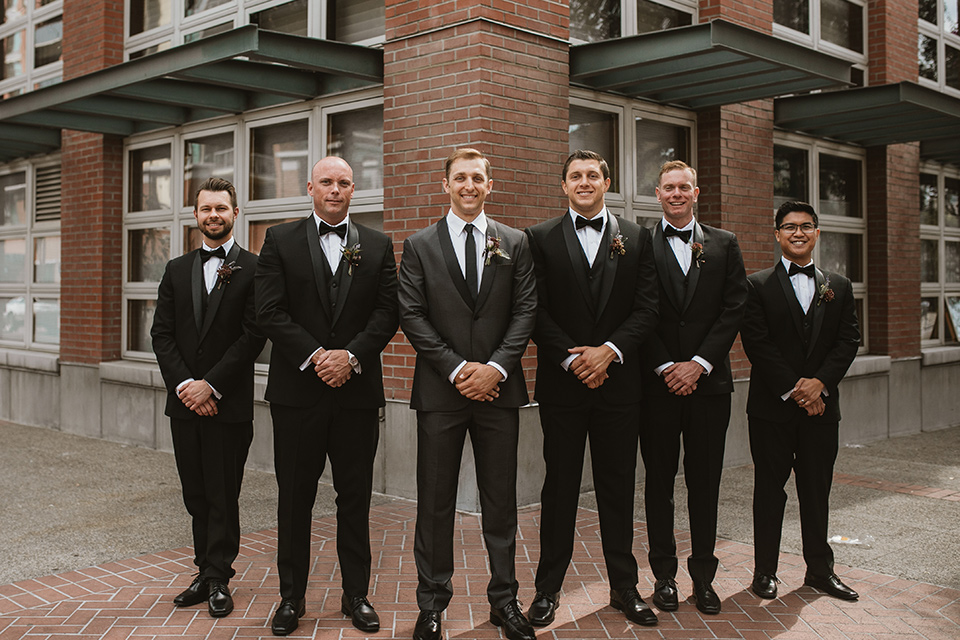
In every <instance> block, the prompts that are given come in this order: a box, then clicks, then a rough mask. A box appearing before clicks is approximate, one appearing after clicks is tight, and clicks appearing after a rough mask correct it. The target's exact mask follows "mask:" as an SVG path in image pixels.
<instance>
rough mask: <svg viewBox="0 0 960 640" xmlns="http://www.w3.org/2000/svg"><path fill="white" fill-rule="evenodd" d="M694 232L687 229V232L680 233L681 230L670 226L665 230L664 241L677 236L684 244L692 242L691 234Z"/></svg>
mask: <svg viewBox="0 0 960 640" xmlns="http://www.w3.org/2000/svg"><path fill="white" fill-rule="evenodd" d="M692 231H693V230H692V229H687V230H686V231H680V229H677V228H676V227H674V226H673V225H669V224H668V225H667V228H666V229H664V230H663V237H664V239H667V238H669V237H670V236H677V237H678V238H680V239H681V240H683V241H684V243H687V242H690V234H691V233H692Z"/></svg>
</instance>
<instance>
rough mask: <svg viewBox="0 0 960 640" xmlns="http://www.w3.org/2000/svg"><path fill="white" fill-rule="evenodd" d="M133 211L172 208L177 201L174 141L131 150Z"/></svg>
mask: <svg viewBox="0 0 960 640" xmlns="http://www.w3.org/2000/svg"><path fill="white" fill-rule="evenodd" d="M128 184H129V190H130V195H129V203H128V204H129V207H128V210H129V211H131V212H132V211H156V210H158V209H169V208H171V206H172V204H173V196H172V192H173V184H172V178H171V163H170V145H167V144H165V145H161V146H158V147H147V148H145V149H135V150H133V151H131V152H130V179H129V183H128Z"/></svg>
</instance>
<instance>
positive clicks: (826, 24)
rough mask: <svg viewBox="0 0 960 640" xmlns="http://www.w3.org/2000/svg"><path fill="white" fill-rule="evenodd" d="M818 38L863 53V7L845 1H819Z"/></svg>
mask: <svg viewBox="0 0 960 640" xmlns="http://www.w3.org/2000/svg"><path fill="white" fill-rule="evenodd" d="M820 37H821V38H823V39H824V40H826V41H827V42H832V43H833V44H837V45H840V46H841V47H846V48H847V49H850V50H851V51H856V52H858V53H863V7H861V6H859V5H856V4H853V3H852V2H847V1H846V0H820Z"/></svg>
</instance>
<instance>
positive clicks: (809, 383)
mask: <svg viewBox="0 0 960 640" xmlns="http://www.w3.org/2000/svg"><path fill="white" fill-rule="evenodd" d="M824 388H825V387H824V384H823V383H822V382H820V381H819V380H817V379H816V378H800V379H799V380H797V384H796V385H794V387H793V391H791V392H790V398H791V399H793V401H794V402H796V403H797V406H799V407H800V408H801V409H803V410H804V411H806V412H807V415H808V416H822V415H823V412H824V411H825V410H826V408H827V405H826V403H824V401H823V390H824Z"/></svg>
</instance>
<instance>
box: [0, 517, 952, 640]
mask: <svg viewBox="0 0 960 640" xmlns="http://www.w3.org/2000/svg"><path fill="white" fill-rule="evenodd" d="M539 515H540V512H539V510H538V509H536V508H529V509H524V510H521V512H520V522H519V525H520V526H519V534H518V542H517V574H518V579H519V580H520V585H521V591H520V598H521V600H526V601H528V602H529V600H530V599H531V598H532V597H533V575H534V572H535V569H536V561H537V558H538V555H539V541H538V526H539ZM415 518H416V505H415V504H413V503H410V502H407V501H401V500H396V501H393V502H390V503H387V504H384V505H380V506H377V507H374V508H373V510H372V513H371V535H372V538H373V540H372V542H373V550H374V571H373V584H372V588H371V594H370V600H371V601H372V602H373V604H374V606H376V608H377V611H378V612H379V614H380V620H381V631H380V632H379V633H377V634H363V633H361V632H359V631H357V630H356V629H354V628H353V627H352V626H350V623H349V620H347V619H346V618H345V617H344V616H343V615H341V614H340V611H339V609H340V605H339V601H340V583H339V581H340V578H339V574H338V572H337V562H336V541H335V531H336V523H335V521H334V519H333V518H332V517H330V518H324V519H320V520H316V521H315V522H314V532H313V559H314V560H313V561H314V564H313V568H312V571H311V577H310V586H309V589H308V591H307V615H306V617H304V618H303V619H302V620H301V624H300V628H299V629H298V630H297V631H296V632H295V633H294V634H293V635H291V636H290V637H291V638H318V639H320V640H334V639H340V638H363V637H370V638H376V639H378V640H381V639H382V640H387V639H391V638H404V639H406V638H410V637H411V636H412V633H413V625H414V621H415V619H416V616H417V606H416V600H415V594H414V591H415V588H416V581H417V575H416V568H415V567H414V564H413V529H414V522H415ZM458 520H459V526H458V529H457V531H458V541H457V542H458V547H457V551H458V553H459V556H460V557H459V562H458V565H457V573H456V575H455V577H454V584H455V590H456V594H455V595H454V599H453V602H452V603H451V606H450V607H449V608H448V609H447V611H446V613H445V617H444V622H443V628H444V633H445V637H446V638H463V639H471V640H473V639H478V640H479V639H483V638H500V637H502V636H501V632H500V630H499V629H497V628H496V627H494V626H493V625H492V624H491V623H490V622H489V620H488V613H489V609H488V605H487V602H486V596H485V590H486V582H487V577H488V575H487V569H486V552H485V551H484V548H483V542H482V537H481V533H480V526H479V518H478V517H477V516H473V515H468V514H459V515H458ZM677 538H678V539H677V543H678V550H679V553H680V555H681V557H684V556H685V555H686V553H687V552H688V550H689V534H688V533H687V532H683V531H679V532H677ZM645 543H646V527H645V525H644V524H643V523H637V525H636V544H635V550H636V552H637V558H638V560H639V561H640V565H641V569H640V585H639V588H640V591H641V594H642V595H644V597H646V596H648V595H649V594H650V592H651V591H652V577H651V575H650V573H649V569H648V567H647V566H646V560H645V558H646V547H645ZM275 555H276V530H275V529H272V530H267V531H261V532H258V533H254V534H250V535H246V536H244V537H243V546H242V549H241V552H240V557H239V558H238V560H237V562H236V563H235V568H236V569H237V576H236V577H235V578H234V579H233V581H232V582H231V588H232V589H233V593H234V600H235V603H236V610H235V611H234V613H233V614H231V615H230V616H228V617H226V618H222V619H219V620H214V619H213V618H210V617H209V615H207V613H206V609H205V607H203V606H198V607H192V608H187V609H178V608H176V607H174V606H173V604H172V603H171V600H172V599H173V597H174V596H175V595H176V594H177V593H179V592H180V591H181V590H182V589H183V588H185V587H186V586H187V585H188V584H189V583H190V580H191V579H192V577H191V574H192V572H193V570H194V567H193V564H192V557H193V556H192V553H191V550H190V548H183V549H175V550H171V551H164V552H161V553H155V554H150V555H146V556H141V557H138V558H131V559H129V560H125V561H122V562H112V563H109V564H105V565H100V566H97V567H91V568H89V569H85V570H82V571H71V572H68V573H63V574H59V575H54V576H47V577H44V578H38V579H35V580H26V581H23V582H18V583H15V584H10V585H5V586H0V640H19V639H21V638H29V639H41V638H42V639H49V640H60V639H66V638H71V639H84V638H91V639H92V638H104V639H108V640H122V639H126V638H136V639H144V638H172V637H183V638H198V639H200V638H202V639H209V640H234V639H242V638H261V637H262V638H270V637H273V636H272V635H271V634H270V629H269V620H270V618H271V616H272V615H273V611H274V609H275V607H276V605H277V603H278V601H279V597H278V595H277V593H278V578H277V573H276V565H275V564H274V563H275V559H276V558H275ZM717 555H718V557H719V558H720V563H721V567H720V571H719V572H718V574H717V580H716V582H715V586H716V588H717V592H718V593H719V594H720V597H721V598H722V600H723V613H721V614H720V615H717V616H702V615H700V613H699V612H698V611H697V610H696V609H695V608H694V606H693V604H691V603H690V602H689V601H682V602H681V606H680V610H679V611H677V612H675V613H672V614H671V613H663V612H661V613H659V616H660V624H659V625H658V626H657V627H651V628H641V627H638V626H636V625H633V624H631V623H629V622H627V621H626V619H625V618H624V617H623V616H622V615H621V614H620V613H619V612H617V611H615V610H614V609H612V608H611V607H610V606H608V603H607V598H608V591H607V587H606V583H605V570H604V568H603V560H602V557H601V550H600V539H599V521H598V518H597V514H596V513H595V512H592V511H588V510H585V509H581V510H580V513H579V520H578V531H577V545H576V550H575V554H574V559H573V564H572V565H571V567H570V569H569V571H568V573H567V578H566V582H565V584H564V591H563V597H562V600H561V603H560V608H559V612H558V616H557V621H556V622H554V624H552V625H550V626H549V627H546V628H544V629H541V630H538V633H537V637H538V638H544V639H549V640H554V639H556V640H560V639H570V640H573V639H576V640H588V639H594V638H603V639H608V640H618V639H625V638H651V639H652V638H667V639H674V638H676V639H681V638H682V639H691V640H692V639H699V638H705V639H706V638H710V639H714V638H719V639H724V638H738V639H739V638H742V639H747V640H766V639H768V638H777V639H779V640H806V639H811V640H813V639H818V638H823V639H825V640H834V639H837V640H840V639H843V640H867V639H872V640H886V639H890V640H893V639H894V638H897V639H899V638H929V639H931V640H956V639H957V638H960V591H957V590H954V589H948V588H944V587H938V586H934V585H930V584H923V583H918V582H913V581H910V580H904V579H900V578H893V577H890V576H885V575H882V574H879V573H874V572H870V571H863V570H859V569H855V568H850V567H839V566H838V567H837V572H838V574H839V575H840V576H841V577H842V578H843V580H844V581H845V582H846V583H847V584H849V585H851V586H852V587H853V588H855V589H856V590H857V591H859V592H860V601H859V602H842V601H839V600H835V599H833V598H830V597H828V596H825V595H823V594H821V593H818V592H816V591H815V590H814V589H812V588H810V587H804V586H802V585H803V571H804V568H803V560H802V559H801V558H800V557H799V556H796V555H791V554H783V555H782V556H781V567H780V572H779V576H780V578H781V579H782V580H783V584H781V585H780V594H781V595H780V598H779V599H778V600H772V601H765V600H760V599H759V598H757V597H756V596H754V595H753V593H751V592H750V590H749V585H750V580H751V578H752V569H753V549H752V547H750V546H748V545H745V544H741V543H737V542H730V541H723V540H721V541H720V542H719V544H718V551H717ZM681 565H683V562H681ZM678 582H679V586H680V591H681V594H682V596H686V595H688V594H689V593H690V587H691V585H690V580H689V578H688V577H687V576H686V575H685V574H684V575H682V576H681V577H680V579H679V581H678Z"/></svg>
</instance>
